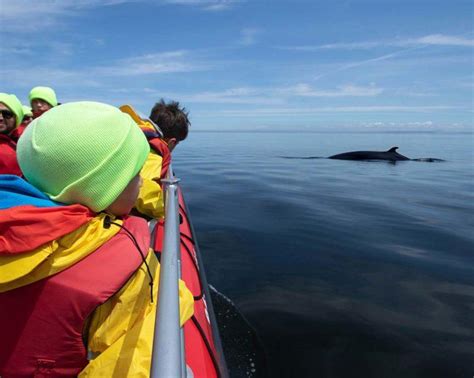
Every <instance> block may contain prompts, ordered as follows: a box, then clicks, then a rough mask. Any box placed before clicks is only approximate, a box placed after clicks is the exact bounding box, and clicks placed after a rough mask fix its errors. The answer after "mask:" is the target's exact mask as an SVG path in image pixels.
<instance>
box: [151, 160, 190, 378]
mask: <svg viewBox="0 0 474 378" xmlns="http://www.w3.org/2000/svg"><path fill="white" fill-rule="evenodd" d="M169 172H170V173H169V174H168V178H167V179H165V180H162V183H163V191H164V195H165V214H166V217H165V224H164V239H163V248H162V253H161V271H160V286H159V290H158V303H157V306H158V308H157V312H156V321H155V330H154V335H155V336H154V338H153V354H152V362H151V372H150V377H152V378H169V377H181V378H184V377H186V363H185V356H184V334H183V330H182V329H181V327H180V324H179V320H180V319H179V318H180V312H179V287H178V280H179V278H180V276H181V259H180V235H179V202H178V182H179V179H178V178H176V177H174V175H173V173H172V172H173V171H172V169H171V167H170V169H169ZM155 223H156V222H155ZM150 227H152V226H151V225H150Z"/></svg>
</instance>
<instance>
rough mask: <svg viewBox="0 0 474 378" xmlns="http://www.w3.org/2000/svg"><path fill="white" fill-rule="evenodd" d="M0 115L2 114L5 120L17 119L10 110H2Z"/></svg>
mask: <svg viewBox="0 0 474 378" xmlns="http://www.w3.org/2000/svg"><path fill="white" fill-rule="evenodd" d="M0 113H2V117H3V118H5V119H11V118H13V117H15V114H13V113H12V112H11V111H10V110H0Z"/></svg>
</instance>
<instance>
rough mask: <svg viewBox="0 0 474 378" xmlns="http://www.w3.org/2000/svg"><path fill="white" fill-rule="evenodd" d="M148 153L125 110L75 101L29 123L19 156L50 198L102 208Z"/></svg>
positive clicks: (28, 175) (28, 176)
mask: <svg viewBox="0 0 474 378" xmlns="http://www.w3.org/2000/svg"><path fill="white" fill-rule="evenodd" d="M149 151H150V148H149V146H148V142H147V140H146V138H145V136H144V134H143V132H142V131H141V130H140V128H139V127H138V126H137V125H136V124H135V122H134V121H133V120H132V118H130V116H128V115H127V114H125V113H122V112H121V111H120V110H119V109H117V108H115V107H113V106H110V105H106V104H102V103H99V102H71V103H68V104H64V105H61V106H58V107H55V108H53V109H51V110H50V111H48V112H46V113H44V114H43V115H42V116H41V117H39V118H36V119H35V120H34V121H33V122H31V124H30V125H29V126H28V127H27V128H26V130H25V132H24V133H23V135H22V136H21V138H20V139H19V141H18V145H17V159H18V164H19V165H20V168H21V170H22V172H23V174H24V175H25V177H26V179H27V180H28V181H29V182H30V183H31V184H33V185H34V186H36V187H37V188H38V189H40V190H41V191H43V192H44V193H46V195H48V196H49V197H50V198H51V199H52V200H55V201H59V202H63V203H66V204H73V203H79V204H82V205H85V206H87V207H89V208H90V209H91V210H93V211H95V212H99V211H102V210H104V209H106V208H107V207H108V206H109V205H110V204H112V202H114V201H115V200H116V199H117V197H118V196H119V195H120V194H121V193H122V192H123V190H124V189H125V187H126V186H127V185H128V184H129V182H130V181H131V179H132V178H133V177H135V176H136V175H137V174H138V173H139V172H140V170H141V168H142V166H143V164H144V163H145V160H146V158H147V156H148V153H149Z"/></svg>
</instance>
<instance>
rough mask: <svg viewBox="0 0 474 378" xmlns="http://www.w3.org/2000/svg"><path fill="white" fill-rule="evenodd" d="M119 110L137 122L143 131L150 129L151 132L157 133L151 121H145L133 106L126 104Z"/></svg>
mask: <svg viewBox="0 0 474 378" xmlns="http://www.w3.org/2000/svg"><path fill="white" fill-rule="evenodd" d="M119 109H120V110H121V111H122V112H124V113H126V114H128V115H129V116H130V117H132V119H133V120H134V121H135V123H136V124H137V125H138V126H140V128H141V129H148V130H150V131H155V128H154V127H153V125H152V124H151V122H150V120H149V119H144V118H142V117H141V116H140V115H139V114H138V113H137V112H136V111H135V109H133V107H132V106H131V105H128V104H125V105H122V106H120V107H119Z"/></svg>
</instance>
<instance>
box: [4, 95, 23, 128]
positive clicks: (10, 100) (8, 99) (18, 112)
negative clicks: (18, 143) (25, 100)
mask: <svg viewBox="0 0 474 378" xmlns="http://www.w3.org/2000/svg"><path fill="white" fill-rule="evenodd" d="M0 102H2V103H4V104H5V105H6V106H7V107H8V108H9V109H10V110H11V111H12V112H13V114H15V121H16V126H18V125H19V124H20V123H21V121H23V106H22V105H21V102H20V100H18V98H17V97H16V96H15V95H14V94H7V93H0Z"/></svg>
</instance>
